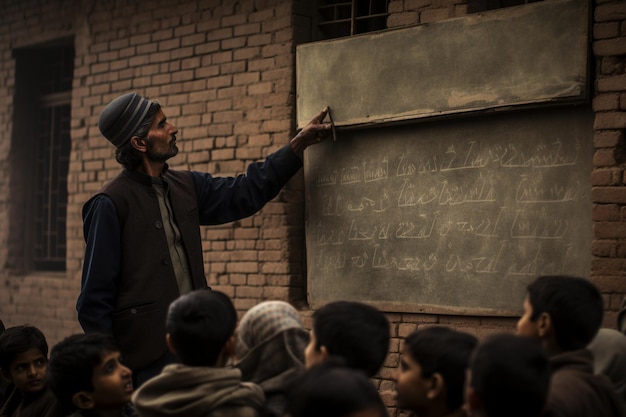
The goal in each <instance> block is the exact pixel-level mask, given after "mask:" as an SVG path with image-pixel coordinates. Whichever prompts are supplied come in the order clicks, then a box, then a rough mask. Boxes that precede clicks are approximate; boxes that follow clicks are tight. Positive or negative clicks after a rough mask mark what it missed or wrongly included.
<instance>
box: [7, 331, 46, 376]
mask: <svg viewBox="0 0 626 417" xmlns="http://www.w3.org/2000/svg"><path fill="white" fill-rule="evenodd" d="M33 348H35V349H39V351H40V352H41V354H42V355H43V356H44V357H45V358H46V360H47V359H48V342H46V337H45V336H44V335H43V333H42V332H41V330H39V329H38V328H36V327H35V326H31V325H23V326H15V327H9V328H8V329H5V330H4V331H3V332H2V334H0V369H4V370H7V371H8V369H9V366H10V365H11V362H13V360H14V359H15V357H16V356H17V355H19V354H21V353H24V352H26V351H27V350H29V349H33Z"/></svg>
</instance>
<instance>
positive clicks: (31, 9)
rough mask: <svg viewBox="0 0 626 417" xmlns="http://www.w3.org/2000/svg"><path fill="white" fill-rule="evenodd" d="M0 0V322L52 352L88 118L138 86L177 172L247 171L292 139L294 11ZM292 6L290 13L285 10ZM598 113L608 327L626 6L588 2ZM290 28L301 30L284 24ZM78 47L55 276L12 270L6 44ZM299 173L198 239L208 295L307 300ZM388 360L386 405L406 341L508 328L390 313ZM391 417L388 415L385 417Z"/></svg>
mask: <svg viewBox="0 0 626 417" xmlns="http://www.w3.org/2000/svg"><path fill="white" fill-rule="evenodd" d="M173 3H174V2H167V1H148V0H141V1H131V0H115V1H110V2H99V1H89V0H75V1H72V0H64V1H62V0H57V1H48V2H40V1H36V0H6V1H5V2H3V6H4V9H3V13H2V14H1V15H0V23H2V25H0V51H2V52H1V56H0V104H1V106H0V132H2V133H0V149H2V152H0V174H1V175H0V214H2V215H0V265H3V267H2V268H0V277H1V279H2V282H1V284H0V318H1V319H3V320H4V321H5V323H6V324H7V325H16V324H21V323H25V322H28V323H32V324H35V325H37V326H40V327H41V328H42V329H43V330H44V331H45V333H46V335H47V336H48V338H49V339H50V341H51V343H55V342H56V341H58V340H59V339H60V338H61V337H64V336H66V335H68V334H70V333H73V332H76V331H79V327H78V325H77V322H76V318H75V311H74V303H75V299H76V296H77V293H78V287H79V283H80V268H81V263H82V257H83V241H82V229H81V226H82V224H81V216H80V208H81V206H82V204H83V203H84V202H85V201H86V200H87V199H88V198H89V197H90V196H91V195H92V194H93V193H94V192H95V191H97V190H98V189H99V188H100V186H101V185H102V184H103V183H104V182H105V181H106V180H108V179H110V178H112V177H113V176H114V175H115V174H116V173H117V172H118V170H119V165H118V164H117V162H115V160H114V158H113V149H112V147H111V146H110V145H109V144H108V143H107V142H106V141H105V140H104V139H103V138H102V137H101V136H100V134H99V132H98V130H97V118H98V113H99V111H100V110H101V108H102V107H103V106H104V105H105V104H106V103H107V102H108V101H110V100H111V99H112V98H114V97H116V96H117V95H119V94H121V93H124V92H127V91H137V92H138V93H140V94H144V95H146V96H148V97H151V98H155V99H159V100H160V101H161V102H162V104H163V105H164V109H165V111H166V115H167V116H168V119H169V120H171V121H172V122H173V123H174V124H176V125H177V126H178V127H179V130H180V133H179V137H180V144H179V147H180V150H181V152H180V154H179V156H177V157H176V158H175V159H173V160H172V161H171V162H172V165H173V166H174V167H175V168H181V169H194V170H201V171H207V172H211V173H213V174H217V175H232V174H237V173H239V172H242V171H243V169H244V167H245V166H246V164H247V163H248V162H250V161H253V160H257V159H260V158H263V157H264V156H265V155H267V154H268V153H270V152H271V151H273V150H275V149H277V148H278V147H280V146H281V145H283V144H285V143H287V141H288V140H289V138H290V136H291V135H292V134H293V131H294V125H293V123H294V93H295V92H294V83H293V79H294V68H293V62H294V55H293V51H294V39H293V37H294V25H293V23H292V22H293V17H292V4H291V2H286V1H281V0H265V1H263V0H245V1H238V2H235V1H202V0H180V1H178V2H176V4H175V5H173ZM296 3H297V2H296ZM466 3H467V2H466V1H464V0H457V1H454V0H391V1H390V3H389V10H390V13H391V14H390V17H389V19H388V25H389V26H390V27H400V26H405V25H410V24H418V23H427V22H433V21H437V20H442V19H447V18H451V17H458V16H463V15H464V14H466V13H467V10H468V6H467V4H466ZM592 15H593V20H594V21H593V56H594V60H593V63H592V64H593V65H592V69H593V74H592V90H593V91H592V96H593V109H594V111H595V112H596V120H595V136H594V143H595V147H596V153H595V155H594V170H593V172H591V173H590V175H591V176H592V183H593V190H592V199H593V203H594V209H593V220H594V231H595V238H594V242H593V265H592V273H591V277H592V279H593V281H594V282H595V283H596V284H598V285H599V286H600V288H601V290H602V293H603V294H604V296H605V300H606V305H607V314H606V319H605V324H606V325H607V326H610V327H614V325H615V316H616V312H617V308H618V307H619V303H620V302H621V300H622V298H623V297H624V294H626V280H625V279H624V275H625V274H624V266H626V238H625V237H626V223H625V221H626V191H625V190H626V187H624V183H625V181H626V178H625V177H624V169H623V168H624V164H625V163H626V137H625V133H624V129H625V128H626V113H624V112H625V109H626V73H625V67H626V61H625V56H626V39H625V36H626V35H625V34H626V1H623V0H622V1H613V0H609V1H602V0H599V1H595V2H594V9H593V12H592ZM295 29H298V30H300V29H301V28H295ZM68 35H73V36H75V42H74V43H75V48H76V58H75V74H74V75H75V79H74V85H73V93H72V122H71V123H72V155H71V163H70V175H69V183H68V190H69V208H68V222H67V236H68V255H67V272H66V273H65V274H27V275H24V274H21V275H16V274H14V273H12V272H10V271H9V270H8V268H6V267H5V265H7V264H8V263H9V260H8V259H7V256H8V250H7V248H8V246H9V245H10V244H16V243H14V242H12V241H11V242H9V233H8V229H9V222H10V219H9V216H8V213H9V206H10V199H9V182H10V181H11V169H10V162H11V159H10V155H11V149H10V148H11V147H10V143H11V141H10V138H11V129H12V123H11V120H12V97H13V94H14V89H15V82H14V78H15V62H14V60H13V58H12V54H11V51H12V50H13V49H14V48H19V47H23V46H28V45H33V44H38V43H42V42H46V41H51V40H54V39H59V38H63V37H66V36H68ZM301 175H302V174H300V175H299V176H297V177H296V178H294V179H293V180H292V181H291V182H290V183H289V184H288V186H287V187H286V188H285V189H284V190H283V191H282V192H281V194H280V195H279V196H278V197H277V198H276V199H275V200H274V201H272V202H271V203H269V204H268V205H267V206H266V207H265V208H264V209H263V210H262V212H261V213H260V214H258V215H256V216H253V217H251V218H248V219H245V220H242V221H239V222H236V223H234V224H229V225H224V226H217V227H206V228H203V229H202V235H203V239H204V249H205V255H204V256H205V266H206V273H207V277H208V281H209V284H210V285H211V286H212V287H213V288H215V289H219V290H222V291H224V292H226V293H227V294H229V295H231V296H232V297H233V298H234V300H235V304H236V306H237V308H238V309H239V310H240V311H244V310H245V309H247V308H249V307H250V306H252V305H254V304H256V303H257V302H259V301H260V300H263V299H283V300H289V301H291V302H292V303H294V304H295V305H296V306H298V307H299V308H300V309H301V310H302V315H303V317H304V321H305V324H306V325H307V326H308V327H310V324H311V319H310V316H311V311H310V310H308V307H307V306H306V303H305V302H304V300H305V295H306V294H305V285H304V270H303V268H304V261H305V260H304V237H303V233H304V231H303V228H304V224H303V216H302V213H303V201H302V198H303V193H302V178H301ZM388 317H389V319H390V321H391V324H392V343H391V348H390V355H389V357H388V359H387V361H386V363H385V366H384V367H383V369H382V370H381V372H380V378H377V379H376V381H377V384H378V385H379V388H380V391H381V393H382V394H383V397H384V398H385V401H386V402H387V404H388V405H390V406H392V405H393V399H392V390H393V384H392V382H391V381H390V379H389V377H390V375H391V373H392V372H393V371H394V369H395V368H396V367H397V364H398V357H399V351H400V346H401V341H402V339H403V338H404V337H405V336H406V335H407V334H409V333H410V332H412V331H413V330H415V329H416V328H417V327H423V326H432V325H435V324H441V325H446V326H451V327H454V328H457V329H461V330H464V331H468V332H470V333H473V334H475V335H477V336H479V337H483V336H484V335H486V334H489V333H494V332H500V331H511V330H512V329H513V327H514V324H515V319H513V318H494V317H468V316H447V315H425V314H402V313H394V314H389V315H388ZM394 412H395V411H394Z"/></svg>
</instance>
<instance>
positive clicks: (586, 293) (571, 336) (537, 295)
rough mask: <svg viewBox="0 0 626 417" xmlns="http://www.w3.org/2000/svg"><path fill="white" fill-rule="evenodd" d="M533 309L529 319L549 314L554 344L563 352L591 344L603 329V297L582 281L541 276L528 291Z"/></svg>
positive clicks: (558, 276) (581, 279)
mask: <svg viewBox="0 0 626 417" xmlns="http://www.w3.org/2000/svg"><path fill="white" fill-rule="evenodd" d="M527 290H528V301H529V302H530V305H531V306H532V315H531V317H530V319H531V320H532V321H536V320H537V319H538V318H539V316H540V315H541V314H542V313H548V314H549V315H550V320H551V322H552V325H553V327H554V332H555V335H556V342H557V344H558V345H559V347H560V348H561V349H563V350H576V349H582V348H584V347H585V346H587V345H588V344H589V342H591V340H592V339H593V338H594V336H595V335H596V334H597V333H598V330H599V329H600V326H601V325H602V315H603V313H604V310H603V309H604V307H603V301H602V295H600V291H598V289H597V288H596V286H595V285H593V284H592V283H591V282H589V281H588V280H586V279H584V278H578V277H570V276H561V275H551V276H540V277H538V278H537V279H536V280H535V281H534V282H532V283H531V284H530V285H528V287H527Z"/></svg>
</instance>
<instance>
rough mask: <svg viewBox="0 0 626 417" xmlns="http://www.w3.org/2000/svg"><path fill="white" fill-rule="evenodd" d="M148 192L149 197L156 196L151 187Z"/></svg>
mask: <svg viewBox="0 0 626 417" xmlns="http://www.w3.org/2000/svg"><path fill="white" fill-rule="evenodd" d="M148 194H149V195H150V197H156V191H154V190H152V189H151V190H150V191H148Z"/></svg>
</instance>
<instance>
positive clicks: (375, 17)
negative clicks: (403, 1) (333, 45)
mask: <svg viewBox="0 0 626 417" xmlns="http://www.w3.org/2000/svg"><path fill="white" fill-rule="evenodd" d="M388 6H389V0H352V1H341V0H322V1H321V2H320V6H319V16H320V21H319V23H318V26H319V29H320V31H321V32H322V34H323V36H324V38H325V39H333V38H339V37H343V36H351V35H357V34H360V33H367V32H374V31H377V30H382V29H386V28H387V16H389V13H388Z"/></svg>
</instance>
